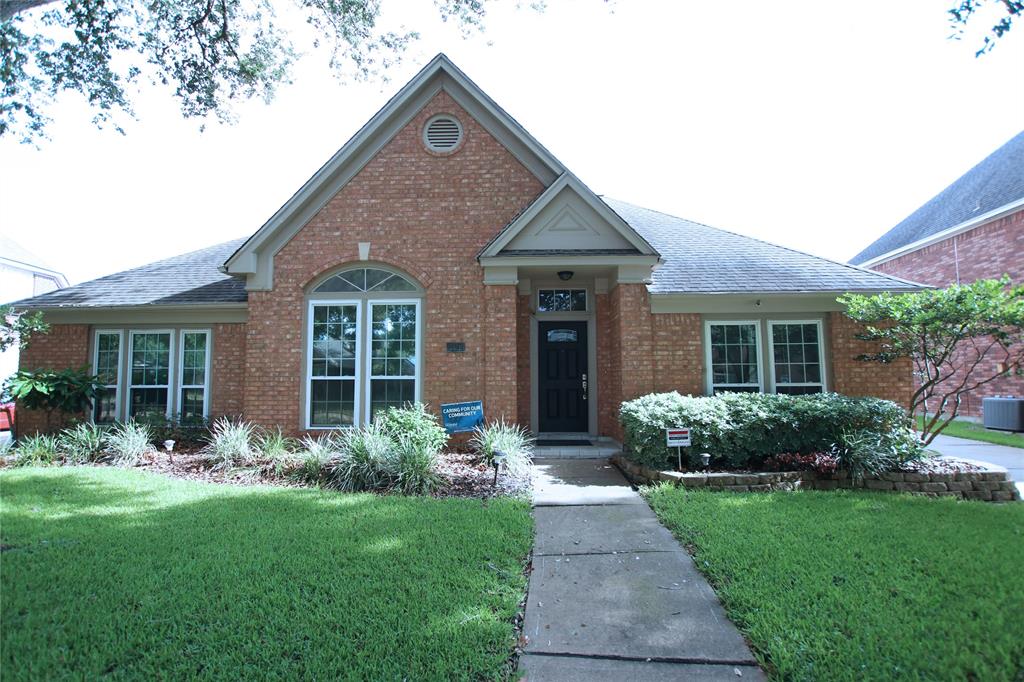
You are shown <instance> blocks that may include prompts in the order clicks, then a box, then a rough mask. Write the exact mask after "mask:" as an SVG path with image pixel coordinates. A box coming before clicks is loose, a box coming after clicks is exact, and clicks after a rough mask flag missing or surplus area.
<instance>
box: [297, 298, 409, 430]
mask: <svg viewBox="0 0 1024 682" xmlns="http://www.w3.org/2000/svg"><path fill="white" fill-rule="evenodd" d="M365 303H366V300H365V299H363V300H360V299H313V300H310V301H309V305H308V308H307V310H306V318H307V320H306V409H305V417H304V418H303V422H304V424H305V426H306V430H307V431H336V430H338V429H348V428H352V427H355V426H358V425H359V415H360V414H361V413H360V411H359V408H360V401H359V397H360V393H361V391H360V385H361V383H362V380H363V376H362V374H363V373H362V360H363V341H364V340H363V337H364V334H363V330H362V326H363V306H364V305H365ZM332 305H333V306H345V305H352V306H355V308H356V364H355V368H356V373H355V376H354V377H353V381H354V382H355V391H354V394H353V400H354V402H353V405H352V425H351V426H348V425H344V424H342V425H339V426H314V425H313V415H312V413H311V412H310V409H311V407H312V404H313V380H314V379H323V378H324V377H314V376H313V308H315V307H316V306H332ZM418 319H419V317H418V316H417V320H418ZM345 378H346V379H347V378H348V377H345Z"/></svg>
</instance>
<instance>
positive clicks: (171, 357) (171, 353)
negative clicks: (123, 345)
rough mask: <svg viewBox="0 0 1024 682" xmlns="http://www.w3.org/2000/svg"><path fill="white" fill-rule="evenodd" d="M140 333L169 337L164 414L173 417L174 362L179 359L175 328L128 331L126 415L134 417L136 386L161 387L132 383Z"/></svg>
mask: <svg viewBox="0 0 1024 682" xmlns="http://www.w3.org/2000/svg"><path fill="white" fill-rule="evenodd" d="M139 334H167V336H168V337H169V341H168V342H169V343H170V347H169V348H168V349H167V410H166V412H165V413H164V416H165V417H166V418H167V419H171V418H172V415H173V414H174V395H173V390H174V384H175V381H174V377H175V374H174V370H175V365H174V362H175V360H176V359H177V358H176V356H175V350H176V349H175V344H174V342H175V341H176V340H177V339H176V337H177V334H175V333H174V330H173V329H132V330H130V331H129V332H128V355H127V356H126V357H125V365H124V367H125V374H126V376H125V382H126V385H127V387H128V396H127V399H126V400H125V404H124V412H125V416H126V417H132V418H134V417H133V416H132V391H134V390H135V389H136V388H139V389H143V388H160V386H159V385H153V386H145V385H139V386H136V385H135V384H133V383H132V353H133V351H134V349H135V337H136V336H138V335H139Z"/></svg>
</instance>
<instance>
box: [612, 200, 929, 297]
mask: <svg viewBox="0 0 1024 682" xmlns="http://www.w3.org/2000/svg"><path fill="white" fill-rule="evenodd" d="M604 201H605V203H607V204H608V206H610V207H611V208H612V209H613V210H614V211H615V212H616V213H618V214H619V215H620V216H622V218H623V219H624V220H625V221H626V222H627V223H629V225H630V226H631V227H632V228H633V229H634V230H636V231H637V232H639V233H640V234H641V235H642V236H643V237H644V238H645V239H646V240H647V241H648V242H650V243H651V244H652V245H653V246H654V248H656V249H657V250H658V252H659V253H661V256H662V259H663V261H664V262H663V263H662V265H661V267H659V268H657V269H656V270H655V271H654V274H653V276H652V278H651V284H650V285H649V286H648V289H649V291H650V292H651V293H652V294H681V293H699V294H720V293H740V292H750V293H811V292H814V293H823V292H846V291H850V292H857V291H862V292H869V291H909V290H916V289H920V288H921V285H919V284H916V283H914V282H909V281H907V280H904V279H900V278H898V277H892V276H890V275H884V274H882V273H878V272H873V271H871V270H865V269H864V268H859V267H856V266H853V265H847V264H845V263H838V262H836V261H832V260H828V259H827V258H821V257H819V256H812V255H811V254H809V253H803V252H801V251H796V250H794V249H790V248H786V247H784V246H778V245H776V244H771V243H769V242H765V241H761V240H760V239H754V238H753V237H746V236H743V235H740V234H736V233H734V232H727V231H726V230H720V229H718V228H715V227H709V226H707V225H702V224H700V223H695V222H692V221H690V220H684V219H683V218H676V217H675V216H671V215H666V214H665V213H659V212H658V211H652V210H650V209H647V208H641V207H639V206H634V205H633V204H627V203H626V202H624V201H617V200H615V199H609V198H607V197H605V198H604Z"/></svg>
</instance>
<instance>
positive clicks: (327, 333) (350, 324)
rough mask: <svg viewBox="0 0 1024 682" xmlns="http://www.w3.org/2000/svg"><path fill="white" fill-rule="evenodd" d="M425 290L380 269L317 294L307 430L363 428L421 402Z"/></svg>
mask: <svg viewBox="0 0 1024 682" xmlns="http://www.w3.org/2000/svg"><path fill="white" fill-rule="evenodd" d="M419 292H420V289H419V287H418V286H417V285H415V284H413V283H412V282H411V281H410V280H409V279H407V278H406V277H404V276H402V275H400V274H398V273H395V272H391V271H390V270H384V269H382V268H374V267H358V268H350V269H348V270H344V271H342V272H339V273H337V274H335V275H332V276H331V277H328V278H327V279H325V280H324V281H323V282H322V283H320V284H319V285H317V286H316V287H315V288H314V289H313V291H312V294H311V300H310V302H309V328H308V338H309V346H308V348H307V352H308V353H309V370H308V383H307V388H306V390H307V405H306V424H307V426H308V428H311V429H323V428H339V427H350V426H356V425H359V424H364V423H367V422H368V421H370V420H372V419H373V418H374V416H375V415H376V414H377V413H378V412H379V411H381V410H383V409H386V408H388V407H402V406H404V405H407V404H409V403H413V402H416V401H417V400H418V399H419V382H420V374H419V358H420V350H421V349H420V346H421V340H420V338H419V336H420V319H419V315H420V302H419V298H418V297H419ZM330 294H338V295H339V297H338V298H337V299H335V298H332V297H331V296H330ZM410 294H412V297H409V295H410Z"/></svg>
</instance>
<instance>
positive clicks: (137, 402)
mask: <svg viewBox="0 0 1024 682" xmlns="http://www.w3.org/2000/svg"><path fill="white" fill-rule="evenodd" d="M172 339H173V336H172V334H171V332H169V331H152V332H151V331H145V332H132V333H131V350H130V351H129V373H130V377H129V378H130V383H129V387H128V415H129V416H130V417H132V418H134V419H144V418H146V417H155V416H160V417H166V416H170V397H171V395H170V394H171V358H172V357H173V353H172V349H171V344H172Z"/></svg>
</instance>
